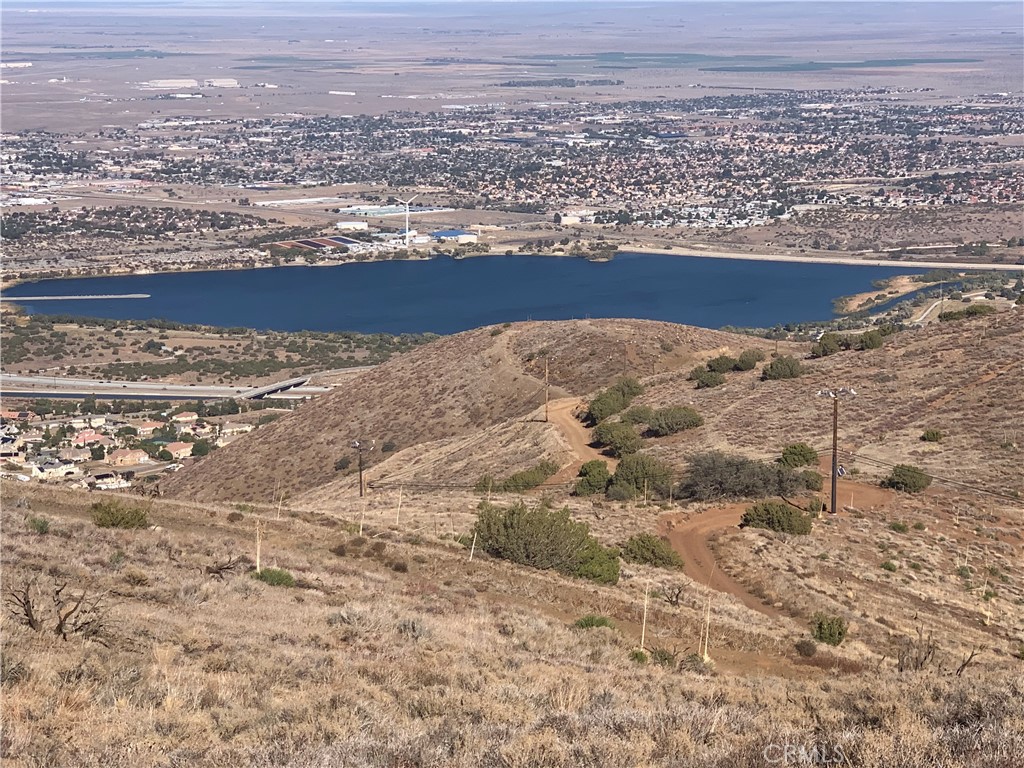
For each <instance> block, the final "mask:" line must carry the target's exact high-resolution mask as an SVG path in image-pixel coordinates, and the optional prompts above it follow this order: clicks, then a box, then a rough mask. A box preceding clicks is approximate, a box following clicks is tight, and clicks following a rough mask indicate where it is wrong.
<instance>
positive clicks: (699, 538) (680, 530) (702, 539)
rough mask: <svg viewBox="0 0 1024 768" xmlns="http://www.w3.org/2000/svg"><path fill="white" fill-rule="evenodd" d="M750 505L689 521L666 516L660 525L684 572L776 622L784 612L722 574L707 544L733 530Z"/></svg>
mask: <svg viewBox="0 0 1024 768" xmlns="http://www.w3.org/2000/svg"><path fill="white" fill-rule="evenodd" d="M748 506H750V505H749V504H745V503H743V504H730V505H728V506H726V507H721V508H720V509H711V510H708V511H706V512H701V513H698V514H696V515H693V516H692V517H690V518H689V519H687V518H686V517H685V516H684V515H682V514H673V515H666V516H664V517H662V518H661V520H660V521H659V525H660V527H661V529H662V531H663V532H664V534H665V535H666V536H667V537H668V540H669V543H670V544H671V545H672V549H674V550H675V551H676V552H678V553H679V555H680V556H681V557H682V558H683V572H684V573H685V574H686V575H687V576H689V577H690V578H691V579H693V580H694V581H695V582H697V583H698V584H705V585H707V586H710V587H711V589H714V590H716V591H718V592H725V593H727V594H730V595H732V596H733V597H735V598H736V599H737V600H739V601H740V602H741V603H743V604H744V605H745V606H747V607H748V608H750V609H752V610H755V611H757V612H758V613H763V614H764V615H766V616H770V617H772V618H777V617H779V616H782V615H783V614H782V612H781V611H779V610H778V609H777V608H774V607H772V606H770V605H767V604H766V603H764V602H763V601H762V600H761V599H760V598H759V597H757V596H755V595H753V594H752V593H751V592H750V591H749V590H748V589H747V588H746V587H744V586H743V585H742V584H740V583H739V582H738V581H736V579H734V578H733V577H732V576H730V575H729V574H728V573H726V572H725V571H723V570H722V568H721V566H719V565H718V564H717V562H716V561H715V555H714V553H713V552H712V551H711V546H710V545H709V543H708V540H709V539H710V537H711V535H712V534H714V533H716V532H718V531H723V530H733V529H735V528H736V527H737V526H738V525H739V524H740V518H741V517H743V512H744V511H745V510H746V509H747V507H748Z"/></svg>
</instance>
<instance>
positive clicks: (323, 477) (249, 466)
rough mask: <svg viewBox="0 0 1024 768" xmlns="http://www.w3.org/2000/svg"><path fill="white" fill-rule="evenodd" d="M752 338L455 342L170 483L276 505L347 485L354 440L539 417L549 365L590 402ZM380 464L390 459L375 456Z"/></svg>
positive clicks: (643, 325) (606, 323)
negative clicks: (344, 474) (284, 498)
mask: <svg viewBox="0 0 1024 768" xmlns="http://www.w3.org/2000/svg"><path fill="white" fill-rule="evenodd" d="M750 344H751V341H750V339H747V338H745V337H741V336H735V335H731V334H726V333H720V332H718V331H710V330H704V329H698V328H690V327H686V326H680V325H673V324H671V323H660V322H652V321H644V320H577V321H568V322H529V323H518V324H515V325H511V326H508V327H503V326H492V327H488V328H480V329H477V330H473V331H468V332H466V333H460V334H457V335H455V336H449V337H445V338H442V339H439V340H438V341H436V342H434V343H432V344H429V345H427V346H425V347H422V348H420V349H416V350H414V351H412V352H410V353H408V354H406V355H403V356H402V357H400V358H397V359H394V360H391V361H389V362H388V363H385V364H384V365H381V366H378V367H377V368H375V369H374V370H372V371H368V372H367V373H365V374H363V375H360V376H358V377H356V378H355V379H353V380H352V381H351V383H350V384H348V385H346V386H345V387H344V388H341V389H339V390H337V391H335V392H332V393H330V394H328V395H325V396H324V397H321V398H318V399H317V400H315V401H313V402H310V403H307V404H305V405H304V406H303V407H301V408H300V409H299V410H298V411H296V412H295V413H294V414H291V415H289V416H286V417H285V418H282V419H280V420H278V421H276V422H274V423H273V424H270V425H269V426H266V427H264V428H261V429H260V430H258V431H257V432H254V433H253V434H251V435H249V436H247V437H246V438H245V439H243V440H239V441H237V442H235V443H232V444H231V445H229V446H226V447H225V448H222V449H221V450H219V451H217V452H216V453H214V454H213V455H211V456H209V457H208V458H207V459H204V460H203V461H201V462H199V463H198V464H197V465H195V466H194V467H191V468H190V469H188V470H186V471H183V472H180V473H178V475H177V476H176V477H174V478H171V479H169V480H168V481H165V487H164V489H163V490H164V491H165V493H169V494H170V495H172V496H177V497H181V498H194V499H207V500H214V499H220V500H225V499H229V500H230V499H240V500H242V499H247V500H257V501H269V500H270V499H271V497H272V496H273V495H274V493H275V489H276V488H281V489H282V490H283V491H284V492H286V493H288V494H290V495H291V496H292V497H295V496H297V495H299V494H300V493H303V492H308V491H309V490H311V489H313V488H316V487H318V486H321V485H324V484H326V483H328V482H331V481H332V480H335V479H336V478H337V476H338V473H337V472H336V471H335V470H334V463H335V461H336V460H337V459H338V458H339V457H342V456H350V457H351V456H352V453H353V452H352V449H351V448H350V444H351V441H352V440H354V439H362V440H370V439H376V440H377V441H378V446H380V445H381V443H382V442H383V441H384V440H392V441H394V442H395V444H396V445H397V447H398V448H406V447H408V446H412V445H417V444H419V443H424V442H428V441H434V440H441V439H444V438H452V437H459V436H462V435H467V434H471V433H474V432H476V431H478V430H480V429H483V428H486V427H488V426H491V425H493V424H497V423H499V422H501V421H504V420H506V419H510V418H518V417H522V416H524V415H525V414H527V413H529V412H531V411H533V410H534V409H535V408H537V406H538V405H539V404H540V403H541V402H542V398H543V376H544V363H543V359H542V357H543V355H545V354H547V355H548V357H549V360H550V371H549V373H550V378H551V383H552V385H554V386H553V388H552V392H551V396H552V397H565V396H567V395H573V394H575V395H582V394H587V393H589V392H591V391H593V390H595V389H597V388H599V387H601V386H604V385H606V384H608V383H610V382H611V381H613V380H614V379H615V378H617V377H618V376H620V375H621V374H622V373H623V372H628V373H630V374H631V375H635V376H640V377H644V376H649V375H652V374H655V373H659V372H666V371H671V370H678V369H680V368H684V369H686V368H688V367H689V366H691V365H692V364H693V363H694V361H696V360H698V359H705V358H707V357H710V356H711V355H713V354H716V353H718V352H719V351H725V350H731V351H734V352H737V351H739V350H740V349H742V348H744V347H745V346H750ZM370 458H371V463H372V461H375V460H379V453H374V454H373V455H372V456H371V457H370Z"/></svg>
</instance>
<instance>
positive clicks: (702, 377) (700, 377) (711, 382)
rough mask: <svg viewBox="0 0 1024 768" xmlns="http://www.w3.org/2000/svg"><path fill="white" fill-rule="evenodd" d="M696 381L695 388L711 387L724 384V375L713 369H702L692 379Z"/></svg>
mask: <svg viewBox="0 0 1024 768" xmlns="http://www.w3.org/2000/svg"><path fill="white" fill-rule="evenodd" d="M693 380H694V381H695V382H697V389H712V388H714V387H720V386H722V385H723V384H725V375H724V374H721V373H715V372H714V371H708V370H702V371H701V372H700V373H698V374H697V375H696V377H694V379H693Z"/></svg>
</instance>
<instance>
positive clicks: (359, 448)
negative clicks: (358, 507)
mask: <svg viewBox="0 0 1024 768" xmlns="http://www.w3.org/2000/svg"><path fill="white" fill-rule="evenodd" d="M376 443H377V441H376V440H371V441H370V444H369V445H367V444H366V443H365V442H362V441H359V440H353V441H352V447H353V448H355V449H356V452H357V453H358V454H359V496H360V498H362V497H363V496H364V495H365V494H366V485H365V484H364V483H363V466H364V464H363V453H365V452H366V451H372V450H373V447H374V445H376Z"/></svg>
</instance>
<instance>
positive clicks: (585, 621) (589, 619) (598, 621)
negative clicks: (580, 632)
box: [573, 614, 615, 629]
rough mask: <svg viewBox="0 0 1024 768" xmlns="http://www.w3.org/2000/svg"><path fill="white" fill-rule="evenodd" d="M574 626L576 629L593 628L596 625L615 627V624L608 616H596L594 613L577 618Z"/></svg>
mask: <svg viewBox="0 0 1024 768" xmlns="http://www.w3.org/2000/svg"><path fill="white" fill-rule="evenodd" d="M573 626H574V627H576V629H593V628H594V627H608V629H615V624H614V623H613V622H612V620H611V619H609V618H608V617H607V616H594V615H593V614H591V615H588V616H584V617H583V618H581V619H577V620H576V622H575V623H574V624H573Z"/></svg>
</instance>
